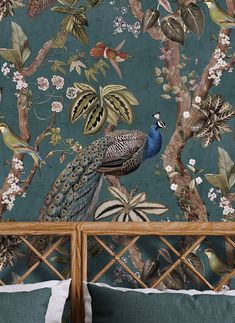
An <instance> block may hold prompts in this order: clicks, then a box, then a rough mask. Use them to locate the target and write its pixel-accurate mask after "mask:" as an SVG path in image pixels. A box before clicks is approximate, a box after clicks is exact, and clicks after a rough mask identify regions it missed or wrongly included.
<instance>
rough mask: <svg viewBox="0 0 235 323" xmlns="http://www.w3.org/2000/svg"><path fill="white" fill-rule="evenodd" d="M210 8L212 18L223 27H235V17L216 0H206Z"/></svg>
mask: <svg viewBox="0 0 235 323" xmlns="http://www.w3.org/2000/svg"><path fill="white" fill-rule="evenodd" d="M204 2H205V4H206V5H207V7H208V8H209V13H210V16H211V19H212V20H213V21H214V22H215V23H216V24H217V25H219V26H220V27H222V28H235V18H233V17H232V16H230V15H229V14H228V13H227V12H226V11H225V10H224V9H223V8H221V7H220V5H219V4H218V3H217V2H216V0H204Z"/></svg>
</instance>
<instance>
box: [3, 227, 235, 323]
mask: <svg viewBox="0 0 235 323" xmlns="http://www.w3.org/2000/svg"><path fill="white" fill-rule="evenodd" d="M0 235H5V236H6V235H8V236H19V237H21V239H22V243H24V244H25V245H26V246H27V247H28V248H29V249H30V250H31V251H32V252H33V253H34V254H35V255H36V256H37V258H38V259H37V261H36V262H35V263H34V264H33V265H32V266H31V267H30V268H29V269H28V270H27V271H26V272H25V273H24V274H23V275H22V276H21V277H19V279H18V280H17V283H22V282H23V281H24V280H25V279H26V278H27V277H28V276H29V275H30V274H31V273H32V272H33V271H34V270H35V269H36V268H37V267H38V266H39V265H40V263H42V262H43V263H44V264H45V265H46V266H47V267H48V268H49V269H50V270H52V271H53V272H54V274H55V275H56V276H57V277H58V278H59V279H64V277H63V275H62V274H61V273H60V272H58V270H57V269H56V268H55V267H54V266H53V265H52V264H51V263H50V262H49V260H48V256H49V255H50V254H51V253H52V252H53V251H54V250H55V249H56V248H57V247H58V246H59V245H60V243H62V241H64V239H69V240H70V245H71V249H70V257H71V264H70V266H71V278H72V284H71V317H72V322H73V323H78V322H84V310H83V291H82V282H83V281H84V280H87V271H88V248H87V246H88V238H89V237H94V239H95V240H96V242H97V243H98V244H99V245H100V246H101V247H102V248H103V249H104V251H105V252H106V253H108V254H109V255H110V256H111V260H110V261H109V262H108V263H107V264H106V265H105V266H104V267H103V268H102V269H101V270H100V271H99V272H98V273H96V274H95V276H94V277H93V279H92V281H94V282H95V281H98V280H99V279H100V278H101V277H103V276H104V275H105V273H106V272H107V270H108V269H109V268H110V267H111V266H112V265H113V264H114V263H118V264H119V265H120V266H121V267H123V269H124V270H125V271H126V272H127V273H128V274H130V275H131V276H132V277H133V278H134V279H135V280H136V281H137V282H138V283H139V284H140V286H141V287H143V288H146V287H147V285H146V283H145V282H143V281H142V280H141V278H139V277H136V275H135V273H134V272H133V271H132V270H131V269H130V268H129V267H128V266H127V264H125V263H124V262H123V261H122V258H121V257H122V256H123V255H124V253H125V252H126V251H128V249H129V248H130V246H132V245H133V244H135V243H136V242H137V241H138V239H139V238H140V237H142V236H156V237H159V239H160V240H161V242H162V243H163V244H165V245H166V247H167V248H168V249H170V250H171V251H172V253H174V255H175V257H176V258H177V259H176V261H175V262H174V263H173V264H171V265H170V266H169V268H168V270H167V271H166V272H164V273H163V274H162V275H161V276H160V277H158V278H157V279H156V280H155V281H154V282H153V284H152V287H153V288H157V287H158V285H159V284H160V283H161V282H163V281H164V279H165V278H166V277H167V276H168V275H169V274H170V273H171V272H172V270H174V269H175V268H176V267H177V266H178V265H179V264H181V263H184V265H185V266H187V267H188V268H189V269H190V270H191V271H192V272H193V273H194V274H195V275H196V276H197V277H198V278H199V279H200V280H201V281H202V282H203V283H204V284H205V285H206V286H207V287H208V288H209V289H212V290H215V291H218V290H219V289H220V288H221V287H222V285H223V284H224V283H225V282H226V281H227V280H228V279H229V278H231V277H232V276H234V275H235V269H234V270H232V271H231V273H229V274H228V275H227V276H226V277H223V279H221V281H220V282H219V283H218V284H216V285H215V286H212V284H211V283H210V282H208V281H207V279H206V278H205V277H203V276H202V275H201V273H200V272H198V271H197V269H196V268H194V267H193V266H192V264H191V263H190V262H189V261H188V260H187V257H188V255H189V254H190V252H191V251H192V250H194V249H195V248H196V247H197V246H199V245H200V244H201V243H202V242H203V240H204V239H205V238H206V237H208V236H221V237H224V238H225V240H226V241H227V242H228V243H230V245H231V246H232V247H233V248H235V242H234V241H233V239H232V237H233V236H235V223H232V222H229V223H222V222H200V223H198V222H196V223H192V222H190V223H188V222H150V223H114V222H84V223H61V222H60V223H58V222H53V223H47V222H46V223H45V222H43V223H38V222H21V223H20V222H8V223H0ZM42 235H43V236H55V237H58V241H56V242H55V243H53V244H52V245H51V246H50V248H49V249H48V250H47V251H45V253H43V254H41V253H40V251H38V250H37V249H36V248H35V246H34V245H33V244H32V243H31V241H30V240H29V239H28V236H42ZM103 236H127V237H129V241H128V243H127V244H126V245H125V246H123V248H122V250H121V251H119V252H118V253H117V254H115V252H114V251H112V250H111V249H110V248H109V246H108V245H107V244H106V243H105V242H104V240H103ZM169 236H194V237H195V239H194V242H193V245H192V246H190V247H189V248H188V249H187V250H186V251H184V252H183V253H182V252H179V251H178V250H177V249H176V248H175V247H174V246H173V245H172V243H171V242H170V241H169V240H168V239H169ZM0 283H1V284H4V279H3V281H2V282H0Z"/></svg>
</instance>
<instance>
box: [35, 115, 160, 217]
mask: <svg viewBox="0 0 235 323" xmlns="http://www.w3.org/2000/svg"><path fill="white" fill-rule="evenodd" d="M153 117H154V118H155V122H154V123H153V125H152V126H151V128H150V131H149V134H148V135H147V134H145V133H143V132H141V131H138V130H116V131H113V132H110V133H108V134H106V135H105V136H103V137H101V138H99V139H98V140H96V141H94V142H92V143H91V144H90V145H89V146H87V147H85V148H84V149H83V150H82V151H81V152H80V153H79V154H78V155H77V156H76V157H75V158H74V159H73V160H72V161H71V162H70V163H69V164H68V165H67V166H66V168H65V169H64V170H63V171H62V172H61V173H60V174H59V176H58V177H57V178H56V180H55V181H54V183H53V184H52V187H51V189H50V192H49V193H48V194H47V196H46V197H45V199H44V205H43V207H42V208H41V210H40V216H39V221H84V220H87V218H88V217H89V216H90V214H88V213H89V206H90V205H94V199H95V198H97V196H96V195H97V194H96V191H97V189H98V187H99V186H100V185H101V182H102V178H103V175H114V176H117V177H119V176H124V175H127V174H129V173H131V172H133V171H135V170H136V169H137V168H138V167H139V166H140V165H141V163H142V162H143V161H144V160H146V159H149V158H152V157H154V156H156V155H157V154H158V153H159V151H160V150H161V146H162V136H161V134H160V132H159V129H160V128H166V125H165V123H164V122H163V121H161V120H160V113H156V114H154V115H153Z"/></svg>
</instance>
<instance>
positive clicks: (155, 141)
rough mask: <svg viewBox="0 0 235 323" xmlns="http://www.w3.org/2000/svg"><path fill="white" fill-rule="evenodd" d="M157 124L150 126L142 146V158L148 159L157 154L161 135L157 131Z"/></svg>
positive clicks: (159, 148)
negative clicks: (143, 146)
mask: <svg viewBox="0 0 235 323" xmlns="http://www.w3.org/2000/svg"><path fill="white" fill-rule="evenodd" d="M158 129H159V127H158V125H157V124H153V125H152V126H151V128H150V131H149V134H148V137H147V141H146V144H145V148H144V159H149V158H152V157H154V156H155V155H157V153H159V151H160V150H161V147H162V136H161V134H160V132H159V131H158Z"/></svg>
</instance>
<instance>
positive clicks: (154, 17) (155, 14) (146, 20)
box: [141, 8, 160, 32]
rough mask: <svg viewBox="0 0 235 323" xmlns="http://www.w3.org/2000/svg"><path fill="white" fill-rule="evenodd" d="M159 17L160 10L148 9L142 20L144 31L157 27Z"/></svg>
mask: <svg viewBox="0 0 235 323" xmlns="http://www.w3.org/2000/svg"><path fill="white" fill-rule="evenodd" d="M159 17H160V12H159V11H158V10H156V9H153V8H150V9H147V10H146V11H145V13H144V15H143V18H142V23H141V27H142V31H143V32H146V31H148V30H150V29H151V28H153V27H154V26H155V25H156V23H157V21H158V19H159Z"/></svg>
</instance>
